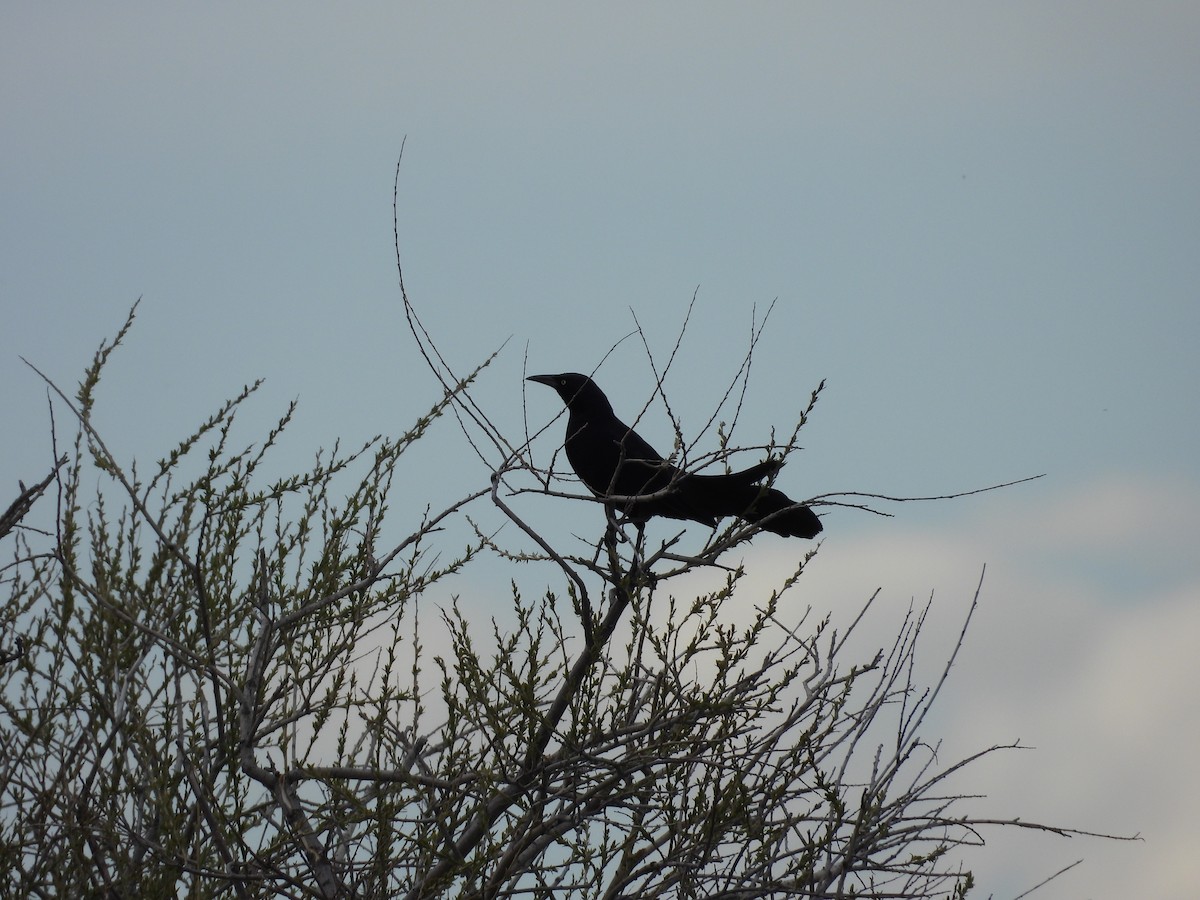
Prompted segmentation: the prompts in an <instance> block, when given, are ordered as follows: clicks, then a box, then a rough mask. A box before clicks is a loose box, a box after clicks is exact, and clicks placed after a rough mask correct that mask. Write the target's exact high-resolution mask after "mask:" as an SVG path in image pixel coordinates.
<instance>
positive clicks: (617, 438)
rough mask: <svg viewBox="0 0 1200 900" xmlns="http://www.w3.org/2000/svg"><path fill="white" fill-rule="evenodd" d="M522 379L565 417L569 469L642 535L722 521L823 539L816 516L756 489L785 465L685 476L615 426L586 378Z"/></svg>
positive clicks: (570, 375)
mask: <svg viewBox="0 0 1200 900" xmlns="http://www.w3.org/2000/svg"><path fill="white" fill-rule="evenodd" d="M526 380H528V381H536V382H537V383H538V384H544V385H547V386H549V387H552V388H554V390H556V391H557V392H558V396H559V397H561V398H562V400H563V402H564V403H565V404H566V405H567V411H568V413H569V415H568V418H567V440H566V443H565V445H564V446H565V448H566V451H567V461H568V462H569V463H570V464H571V468H572V469H574V470H575V474H576V475H578V476H579V478H580V479H581V480H582V481H583V483H584V484H586V485H587V486H588V488H589V489H590V490H591V491H592V493H594V494H596V495H597V496H599V497H613V498H615V499H614V501H613V502H612V503H610V504H609V507H610V508H611V509H613V510H614V511H620V512H621V513H623V514H624V515H625V516H626V517H627V518H628V519H630V520H631V521H632V522H634V523H635V524H637V525H638V526H639V528H640V527H641V526H643V525H645V523H646V520H647V519H650V518H651V517H653V516H665V517H667V518H669V519H688V520H691V521H693V522H700V523H701V524H704V525H707V526H709V527H710V528H713V527H716V524H717V520H718V519H721V518H722V517H724V516H737V517H738V518H740V519H743V520H745V521H747V522H755V523H761V527H762V528H764V529H766V530H767V531H773V532H775V534H781V535H783V536H785V537H802V538H811V537H816V536H817V535H818V534H819V533H820V531H821V520H820V519H818V518H817V516H816V513H814V512H813V511H812V510H811V509H809V508H808V507H807V506H800V505H797V504H796V503H794V502H792V500H791V499H789V498H788V496H787V495H786V494H784V493H783V491H779V490H776V489H775V488H772V487H766V486H765V485H762V484H760V483H759V482H761V481H762V480H763V479H765V478H768V477H769V476H771V475H774V474H775V473H776V472H777V471H779V468H780V466H782V465H783V461H782V460H778V459H768V460H766V461H764V462H760V463H758V464H757V465H754V466H751V467H750V468H748V469H744V470H742V471H741V472H730V473H729V474H727V475H699V474H694V473H692V472H684V471H682V470H680V469H677V468H676V467H675V466H673V465H671V464H670V463H669V462H667V461H666V460H664V459H663V458H662V456H661V455H660V454H659V453H657V452H656V451H655V449H654V448H653V447H651V446H650V445H649V444H648V443H646V441H645V440H643V439H642V438H641V436H639V435H638V433H637V432H636V431H634V430H633V429H632V428H630V427H629V426H628V425H626V424H625V423H624V422H622V421H621V420H620V419H618V418H617V417H616V414H615V413H613V408H612V404H611V403H609V402H608V398H607V397H606V396H604V392H603V391H602V390H600V388H599V387H597V386H596V383H595V382H594V381H592V379H590V378H588V377H587V376H586V375H580V374H578V373H576V372H564V373H562V374H561V375H532V376H530V377H529V378H528V379H526Z"/></svg>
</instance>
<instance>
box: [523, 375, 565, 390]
mask: <svg viewBox="0 0 1200 900" xmlns="http://www.w3.org/2000/svg"><path fill="white" fill-rule="evenodd" d="M525 380H526V381H536V382H537V383H538V384H544V385H546V387H556V385H557V383H558V376H557V375H530V376H529V377H528V378H526V379H525Z"/></svg>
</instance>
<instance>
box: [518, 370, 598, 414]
mask: <svg viewBox="0 0 1200 900" xmlns="http://www.w3.org/2000/svg"><path fill="white" fill-rule="evenodd" d="M525 380H526V381H536V382H537V383H538V384H544V385H546V386H547V387H552V388H554V390H556V391H558V396H559V397H561V398H562V402H563V403H565V404H566V405H567V409H573V410H578V411H582V410H589V411H591V410H594V409H601V410H604V409H607V410H609V411H611V410H612V405H611V404H610V403H609V402H608V398H607V397H605V396H604V391H602V390H600V388H598V387H596V382H594V381H592V379H590V378H588V377H587V376H586V375H580V374H579V373H578V372H562V373H560V374H558V375H530V376H529V377H528V378H526V379H525Z"/></svg>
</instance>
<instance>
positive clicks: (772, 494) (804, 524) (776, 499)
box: [741, 488, 821, 538]
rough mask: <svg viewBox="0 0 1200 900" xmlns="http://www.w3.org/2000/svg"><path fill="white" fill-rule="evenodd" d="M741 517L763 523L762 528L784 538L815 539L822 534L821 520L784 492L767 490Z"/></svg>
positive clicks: (748, 520)
mask: <svg viewBox="0 0 1200 900" xmlns="http://www.w3.org/2000/svg"><path fill="white" fill-rule="evenodd" d="M741 517H742V518H743V519H745V520H746V521H747V522H762V527H763V528H764V529H765V530H767V531H773V532H775V534H781V535H783V536H784V537H800V538H814V537H816V536H817V535H818V534H820V533H821V520H820V519H818V518H817V514H816V513H815V512H813V511H812V510H811V509H809V508H808V507H807V506H798V505H797V504H796V503H794V502H793V501H792V499H791V498H790V497H788V495H787V494H785V493H784V492H783V491H780V490H776V489H775V488H767V489H766V490H764V491H762V493H761V494H760V495H759V496H758V497H757V498H755V500H754V502H753V503H751V504H750V507H749V508H748V509H747V510H746V511H745V512H743V513H741Z"/></svg>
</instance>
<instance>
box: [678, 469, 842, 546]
mask: <svg viewBox="0 0 1200 900" xmlns="http://www.w3.org/2000/svg"><path fill="white" fill-rule="evenodd" d="M782 466H783V460H781V459H768V460H764V461H763V462H760V463H758V464H757V465H753V466H751V467H750V468H748V469H743V470H742V471H740V472H730V473H729V474H728V475H691V476H687V477H688V478H689V480H691V481H692V482H693V483H692V484H685V485H681V488H682V491H683V493H684V494H685V495H686V496H687V497H688V498H689V500H690V501H691V502H692V504H693V505H694V506H696V507H698V508H700V509H702V510H703V512H704V513H705V514H706V515H708V516H711V517H713V518H717V519H719V518H722V517H724V516H737V517H738V518H740V519H744V520H745V521H747V522H756V523H757V522H762V527H763V528H764V529H765V530H767V531H772V532H774V533H775V534H779V535H783V536H784V537H801V538H812V537H816V536H817V535H818V534H820V533H821V520H820V519H818V518H817V514H816V513H814V512H813V511H812V510H811V509H809V508H808V507H807V506H798V505H797V504H796V503H794V502H793V501H792V500H791V498H789V497H788V496H787V494H785V493H784V492H783V491H780V490H776V489H775V488H771V487H764V486H763V485H761V484H759V482H761V481H762V480H763V479H765V478H769V477H770V476H772V475H774V474H775V473H776V472H778V471H779V470H780V468H782Z"/></svg>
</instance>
